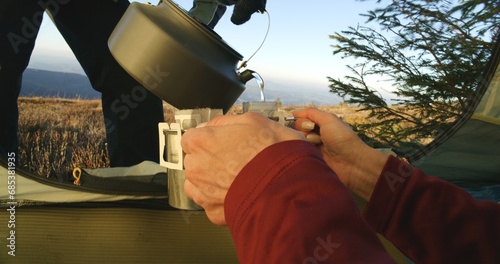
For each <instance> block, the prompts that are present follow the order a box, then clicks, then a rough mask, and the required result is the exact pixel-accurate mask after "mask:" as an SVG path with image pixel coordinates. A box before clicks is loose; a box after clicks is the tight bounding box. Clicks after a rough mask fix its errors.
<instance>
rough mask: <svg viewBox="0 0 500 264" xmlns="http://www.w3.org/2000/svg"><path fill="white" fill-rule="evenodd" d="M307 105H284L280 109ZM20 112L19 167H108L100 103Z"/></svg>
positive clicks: (51, 104) (36, 105)
mask: <svg viewBox="0 0 500 264" xmlns="http://www.w3.org/2000/svg"><path fill="white" fill-rule="evenodd" d="M309 106H310V105H302V106H285V107H283V108H282V110H284V111H291V110H294V109H297V108H305V107H309ZM316 107H317V108H319V109H321V110H324V111H327V112H331V113H335V114H337V115H339V116H340V117H342V118H343V119H344V120H345V121H346V122H348V123H351V122H357V123H363V122H368V120H366V113H363V112H358V111H356V110H358V108H356V107H349V106H345V105H339V106H316ZM164 110H165V120H166V122H171V120H173V115H174V111H175V108H173V107H172V106H169V105H167V104H165V106H164ZM19 112H20V113H19V158H20V165H21V166H23V167H25V168H27V169H29V170H30V171H32V172H34V173H36V174H38V175H41V176H44V177H46V176H48V175H49V174H50V173H51V172H61V171H66V170H69V169H72V168H74V167H76V166H78V167H83V168H101V167H107V166H109V160H108V154H107V150H106V138H105V130H104V122H103V116H102V112H101V102H100V100H70V99H60V98H20V99H19ZM241 112H242V108H241V106H234V107H233V108H232V109H231V110H230V111H229V114H236V113H241Z"/></svg>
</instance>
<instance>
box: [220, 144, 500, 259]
mask: <svg viewBox="0 0 500 264" xmlns="http://www.w3.org/2000/svg"><path fill="white" fill-rule="evenodd" d="M290 149H293V150H295V151H294V152H290ZM225 215H226V221H227V223H228V226H229V229H230V231H231V234H232V236H233V239H234V241H235V244H236V248H237V254H238V258H239V260H240V262H241V263H333V262H334V263H393V260H392V259H391V257H390V256H389V255H388V254H387V252H386V251H385V250H384V248H383V246H382V245H381V243H380V241H379V240H378V238H377V237H376V235H375V232H374V231H373V230H375V231H376V232H379V233H381V234H383V235H384V236H385V237H386V238H388V239H389V240H390V241H392V242H393V243H394V244H395V245H396V246H397V247H398V248H399V249H400V250H402V252H403V253H405V254H406V255H407V256H408V257H409V258H411V259H413V260H414V261H415V262H416V263H454V264H455V263H495V261H496V263H500V205H498V204H496V203H493V202H484V201H483V202H479V201H476V200H474V199H473V198H471V197H470V196H469V195H468V194H467V193H465V192H464V191H462V190H461V189H459V188H457V187H455V186H453V185H451V184H448V183H446V182H443V181H441V180H439V179H436V178H433V177H429V176H425V175H424V173H423V172H422V171H420V170H418V169H413V168H412V167H410V166H408V165H406V164H405V163H402V162H401V161H399V160H398V159H396V158H392V157H391V158H389V159H388V161H387V164H386V166H385V168H384V171H383V172H382V175H381V177H380V179H379V181H378V183H377V186H376V188H375V190H374V192H373V195H372V199H371V201H370V202H369V204H368V205H367V207H366V209H365V212H364V218H363V217H362V215H361V213H360V212H359V210H358V209H357V207H356V205H355V203H354V201H353V199H352V198H351V195H350V193H349V191H348V190H347V189H346V188H345V187H344V185H343V184H342V183H341V182H340V180H339V179H338V178H337V177H336V175H335V174H334V172H333V171H332V170H331V169H330V168H329V167H328V166H327V164H326V163H325V162H324V161H323V159H322V158H321V154H320V153H319V151H318V150H317V149H316V148H315V147H314V146H312V145H311V144H309V143H307V142H305V141H288V142H282V143H278V144H275V145H272V146H270V147H269V148H267V149H265V150H264V151H263V152H261V153H260V154H258V155H257V156H256V157H255V158H254V159H253V160H252V161H251V162H250V163H249V164H247V166H245V167H244V168H243V169H242V171H241V172H240V174H239V175H238V177H236V179H235V181H234V182H233V184H232V185H231V188H230V189H229V191H228V194H227V196H226V200H225Z"/></svg>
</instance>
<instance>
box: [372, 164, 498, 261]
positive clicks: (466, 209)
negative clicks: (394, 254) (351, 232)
mask: <svg viewBox="0 0 500 264" xmlns="http://www.w3.org/2000/svg"><path fill="white" fill-rule="evenodd" d="M364 217H365V219H366V220H367V221H368V222H369V223H370V225H371V226H372V227H373V228H374V229H375V230H376V231H377V232H379V233H381V234H382V235H384V236H385V237H386V238H387V239H388V240H389V241H391V242H392V243H393V244H394V245H395V246H396V247H398V248H399V249H400V250H401V251H402V252H403V253H405V254H406V255H407V256H408V257H409V258H410V259H412V260H413V261H415V262H416V263H454V264H455V263H500V204H498V203H494V202H489V201H478V200H475V199H474V198H473V197H471V196H470V195H469V194H468V193H467V192H465V191H464V190H462V189H461V188H459V187H457V186H455V185H453V184H450V183H448V182H445V181H443V180H440V179H438V178H435V177H431V176H427V175H425V174H424V173H423V172H422V171H421V170H419V169H414V168H412V167H411V166H410V165H409V164H406V163H404V162H402V161H400V160H398V159H396V158H394V157H390V158H389V159H388V161H387V163H386V165H385V168H384V170H383V172H382V174H381V176H380V178H379V180H378V182H377V185H376V187H375V190H374V192H373V194H372V198H371V200H370V202H369V203H368V205H367V207H366V208H365V211H364Z"/></svg>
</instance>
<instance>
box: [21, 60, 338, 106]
mask: <svg viewBox="0 0 500 264" xmlns="http://www.w3.org/2000/svg"><path fill="white" fill-rule="evenodd" d="M246 87H247V88H246V90H245V92H243V94H242V95H241V96H240V98H239V99H238V101H237V102H236V104H241V103H242V102H244V101H259V100H260V88H259V87H258V86H257V83H256V82H255V81H253V80H251V81H249V82H248V83H247V85H246ZM264 94H265V97H266V100H267V101H274V100H276V99H277V98H279V99H280V101H281V102H282V103H283V105H308V104H315V105H336V104H338V103H340V102H341V100H340V99H339V98H338V97H336V96H334V95H333V94H332V93H329V92H328V87H325V89H324V91H323V90H322V89H321V88H319V89H318V88H317V87H307V86H303V85H290V84H281V83H277V82H273V81H265V85H264ZM21 96H39V97H61V98H80V99H98V98H101V95H100V93H99V92H97V91H95V90H94V89H93V88H92V85H91V84H90V81H89V80H88V78H87V76H85V75H82V74H78V73H68V72H56V71H48V70H38V69H31V68H29V69H26V71H25V72H24V74H23V82H22V88H21Z"/></svg>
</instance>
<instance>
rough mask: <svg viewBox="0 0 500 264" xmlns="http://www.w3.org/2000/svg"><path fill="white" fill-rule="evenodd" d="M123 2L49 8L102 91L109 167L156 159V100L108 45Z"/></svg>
mask: <svg viewBox="0 0 500 264" xmlns="http://www.w3.org/2000/svg"><path fill="white" fill-rule="evenodd" d="M128 5H129V2H128V1H125V0H118V1H111V0H71V1H67V3H66V4H64V5H61V6H60V7H59V8H58V9H57V10H53V12H52V11H51V13H52V15H53V17H54V21H55V23H56V26H57V27H58V29H59V31H60V32H61V34H62V35H63V37H64V38H65V40H66V41H67V42H68V44H69V46H70V47H71V49H72V50H73V52H74V53H75V55H76V57H77V59H78V61H79V62H80V64H81V65H82V67H83V69H84V70H85V73H86V74H87V76H88V77H89V79H90V82H91V83H92V86H93V87H94V89H96V90H97V91H100V92H101V93H102V107H103V114H104V122H105V125H106V137H107V142H108V152H109V156H110V163H111V166H112V167H116V166H131V165H134V164H137V163H139V162H141V161H144V160H151V161H155V162H158V160H159V154H158V153H159V151H158V148H159V147H158V145H159V143H158V123H159V122H163V121H164V117H163V107H162V101H161V99H159V98H158V97H156V96H154V95H153V94H152V93H150V92H149V91H147V90H146V89H145V88H144V87H142V86H141V85H140V84H139V83H138V82H137V81H135V80H134V79H133V78H132V77H131V76H130V75H129V74H127V73H126V72H125V70H123V69H122V68H121V67H120V66H119V64H118V63H117V62H116V61H115V59H114V58H113V57H112V55H111V53H110V51H109V48H108V45H107V42H108V38H109V36H110V34H111V32H112V31H113V29H114V27H115V25H116V24H117V23H118V21H119V19H120V18H121V16H122V15H123V13H124V12H125V10H126V8H127V7H128ZM138 41H140V40H138Z"/></svg>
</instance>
